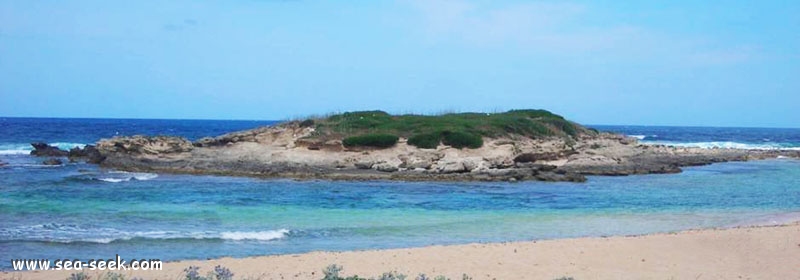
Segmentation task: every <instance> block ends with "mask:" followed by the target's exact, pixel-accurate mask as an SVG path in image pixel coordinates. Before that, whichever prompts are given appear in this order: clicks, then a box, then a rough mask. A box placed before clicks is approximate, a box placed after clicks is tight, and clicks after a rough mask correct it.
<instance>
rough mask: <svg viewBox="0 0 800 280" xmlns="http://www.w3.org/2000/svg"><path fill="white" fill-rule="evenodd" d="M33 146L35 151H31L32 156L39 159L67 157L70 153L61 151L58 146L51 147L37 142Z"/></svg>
mask: <svg viewBox="0 0 800 280" xmlns="http://www.w3.org/2000/svg"><path fill="white" fill-rule="evenodd" d="M31 146H33V151H31V155H32V156H37V157H65V156H67V154H68V152H67V151H64V150H61V149H59V148H58V147H56V146H50V145H48V144H47V143H44V142H35V143H31Z"/></svg>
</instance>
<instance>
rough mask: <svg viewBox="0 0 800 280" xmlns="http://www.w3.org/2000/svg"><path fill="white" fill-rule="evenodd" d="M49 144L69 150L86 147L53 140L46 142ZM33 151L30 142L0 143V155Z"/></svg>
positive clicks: (25, 153)
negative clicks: (53, 141)
mask: <svg viewBox="0 0 800 280" xmlns="http://www.w3.org/2000/svg"><path fill="white" fill-rule="evenodd" d="M48 144H50V145H51V146H56V147H58V148H59V149H62V150H65V151H69V150H70V149H72V148H75V147H78V148H83V147H86V144H81V143H69V142H55V143H48ZM31 151H33V147H31V144H30V143H13V144H0V155H27V154H30V153H31Z"/></svg>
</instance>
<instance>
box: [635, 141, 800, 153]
mask: <svg viewBox="0 0 800 280" xmlns="http://www.w3.org/2000/svg"><path fill="white" fill-rule="evenodd" d="M642 144H647V145H666V146H675V147H685V148H704V149H714V148H718V149H748V150H792V151H800V147H792V146H790V145H787V144H781V143H761V144H753V143H740V142H731V141H712V142H671V141H642Z"/></svg>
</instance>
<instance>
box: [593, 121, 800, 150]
mask: <svg viewBox="0 0 800 280" xmlns="http://www.w3.org/2000/svg"><path fill="white" fill-rule="evenodd" d="M590 127H592V128H596V129H598V130H600V131H609V132H615V133H622V134H626V135H629V136H633V137H636V138H639V140H641V141H642V143H651V144H666V145H677V146H686V147H700V148H713V147H718V148H743V149H795V150H796V149H800V129H798V128H736V127H672V126H618V125H614V126H610V125H592V126H590Z"/></svg>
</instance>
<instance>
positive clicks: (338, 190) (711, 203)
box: [0, 118, 800, 269]
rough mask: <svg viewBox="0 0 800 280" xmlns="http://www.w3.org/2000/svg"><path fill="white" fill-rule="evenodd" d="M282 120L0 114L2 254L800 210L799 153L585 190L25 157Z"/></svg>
mask: <svg viewBox="0 0 800 280" xmlns="http://www.w3.org/2000/svg"><path fill="white" fill-rule="evenodd" d="M269 123H273V122H257V121H182V120H109V119H15V118H5V119H2V118H0V161H2V162H4V163H7V165H6V166H4V167H0V259H6V260H8V259H12V258H15V259H16V258H50V259H56V258H66V257H68V258H80V259H92V258H95V259H96V258H109V257H113V256H114V255H115V254H120V255H121V256H122V257H124V258H127V259H130V258H148V259H150V258H160V259H163V260H178V259H206V258H215V257H222V256H236V257H242V256H253V255H267V254H284V253H297V252H308V251H315V250H352V249H373V248H395V247H415V246H425V245H431V244H459V243H469V242H496V241H514V240H533V239H550V238H564V237H579V236H603V235H624V234H644V233H651V232H664V231H675V230H682V229H689V228H705V227H724V226H731V225H742V224H753V223H770V222H771V221H773V220H785V219H792V218H797V217H798V216H800V215H799V214H798V213H799V212H800V161H796V160H789V159H775V160H765V161H754V162H737V163H723V164H714V165H710V166H703V167H694V168H687V169H686V171H685V172H684V173H681V174H669V175H643V176H631V177H590V178H589V181H588V182H586V183H543V182H518V183H416V182H415V183H405V182H330V181H292V180H262V179H253V178H232V177H215V176H190V175H170V174H149V173H126V172H119V171H114V170H104V169H100V168H98V167H97V166H93V165H87V164H65V165H62V166H56V167H46V166H43V165H41V161H42V159H40V158H34V157H31V156H28V155H27V153H28V152H29V150H30V145H29V144H28V143H30V142H32V141H46V142H50V143H58V145H59V146H60V147H62V148H69V147H72V146H77V145H83V144H88V143H93V142H95V141H97V140H99V139H100V138H104V137H111V136H114V135H132V134H148V135H156V134H170V135H180V136H184V137H187V138H190V139H197V138H199V137H201V136H206V135H217V134H222V133H225V132H229V131H234V130H241V129H247V128H251V127H255V126H259V125H264V124H269ZM614 129H615V130H616V131H619V132H621V133H626V134H631V135H635V134H641V135H646V136H645V137H643V138H645V139H644V140H645V141H647V140H648V137H650V138H659V139H667V140H669V141H670V142H681V141H683V142H685V143H696V142H715V141H717V142H719V141H732V142H735V143H748V145H754V144H758V145H772V144H769V143H767V142H763V143H761V142H758V141H773V142H775V143H800V142H798V141H799V140H798V139H800V130H776V129H738V128H736V129H733V128H731V129H728V128H719V129H715V130H714V131H715V133H711V134H709V133H708V131H709V130H707V129H698V128H676V127H633V128H631V127H614ZM656 135H657V136H656ZM720 135H722V136H720ZM723 136H724V137H723ZM715 137H716V138H715ZM759 139H761V140H759ZM781 145H783V144H781ZM787 145H789V144H787ZM791 145H794V146H792V147H795V146H797V145H800V144H791ZM9 266H10V263H7V262H0V269H9V268H10V267H9Z"/></svg>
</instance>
